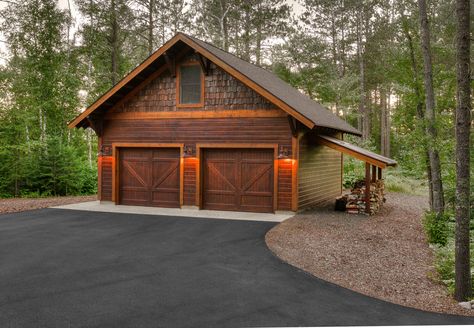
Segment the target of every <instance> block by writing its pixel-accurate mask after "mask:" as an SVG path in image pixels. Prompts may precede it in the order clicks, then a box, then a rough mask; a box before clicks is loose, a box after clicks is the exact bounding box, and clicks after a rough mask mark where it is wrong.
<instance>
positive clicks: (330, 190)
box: [298, 133, 342, 210]
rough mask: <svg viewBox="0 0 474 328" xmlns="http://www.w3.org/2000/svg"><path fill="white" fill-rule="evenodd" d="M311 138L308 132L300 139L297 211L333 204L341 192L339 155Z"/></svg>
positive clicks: (340, 159)
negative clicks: (331, 202)
mask: <svg viewBox="0 0 474 328" xmlns="http://www.w3.org/2000/svg"><path fill="white" fill-rule="evenodd" d="M335 137H337V138H340V135H338V136H335ZM313 139H314V136H313V134H312V133H307V134H305V135H304V136H303V137H302V138H301V139H300V144H299V168H298V184H299V186H298V187H299V188H298V210H304V209H306V208H310V207H314V206H318V205H322V204H324V203H327V202H330V201H334V199H335V198H336V197H338V196H340V195H341V191H342V190H341V188H342V154H341V153H340V152H338V151H336V150H333V149H331V148H329V147H326V146H322V145H319V144H317V143H315V142H314V141H313Z"/></svg>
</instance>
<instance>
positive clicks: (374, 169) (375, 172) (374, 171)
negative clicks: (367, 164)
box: [372, 165, 377, 182]
mask: <svg viewBox="0 0 474 328" xmlns="http://www.w3.org/2000/svg"><path fill="white" fill-rule="evenodd" d="M375 181H377V167H376V166H375V165H372V182H375Z"/></svg>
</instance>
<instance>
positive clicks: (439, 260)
mask: <svg viewBox="0 0 474 328" xmlns="http://www.w3.org/2000/svg"><path fill="white" fill-rule="evenodd" d="M473 237H474V236H473V234H472V232H471V241H472V240H473ZM470 249H471V257H470V259H471V268H474V256H473V255H474V243H472V242H471V245H470ZM434 251H435V257H436V259H435V267H436V271H437V272H438V275H439V279H440V280H441V282H443V283H444V284H445V285H446V287H447V288H448V291H449V292H450V293H451V294H454V277H455V260H454V259H455V253H454V251H455V242H454V236H453V235H451V236H450V237H449V238H448V240H447V242H446V245H444V246H441V245H434ZM473 286H474V283H473Z"/></svg>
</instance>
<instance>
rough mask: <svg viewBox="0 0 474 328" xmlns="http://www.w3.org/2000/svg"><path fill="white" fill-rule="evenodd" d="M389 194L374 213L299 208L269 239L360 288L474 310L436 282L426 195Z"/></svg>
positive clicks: (306, 264) (320, 273)
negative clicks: (426, 228) (425, 228)
mask: <svg viewBox="0 0 474 328" xmlns="http://www.w3.org/2000/svg"><path fill="white" fill-rule="evenodd" d="M386 197H387V203H385V204H384V206H383V208H382V209H381V211H380V212H379V213H378V214H376V215H374V216H371V217H368V216H365V215H350V214H346V213H341V212H335V211H333V210H332V208H325V209H315V210H310V211H306V212H303V213H300V214H298V215H296V216H295V217H293V218H291V219H288V220H286V221H284V222H282V223H281V224H279V225H277V226H276V227H274V228H273V229H272V230H270V231H269V232H268V233H267V235H266V242H267V245H268V247H269V248H270V249H271V250H272V251H273V252H274V253H275V254H276V255H277V256H278V257H280V258H281V259H283V260H284V261H286V262H288V263H289V264H291V265H294V266H296V267H298V268H300V269H302V270H304V271H307V272H309V273H311V274H313V275H315V276H317V277H319V278H321V279H324V280H326V281H330V282H333V283H335V284H337V285H340V286H343V287H346V288H349V289H352V290H354V291H357V292H360V293H362V294H365V295H369V296H372V297H376V298H380V299H383V300H386V301H389V302H393V303H397V304H401V305H405V306H410V307H414V308H418V309H422V310H426V311H432V312H442V313H452V314H461V315H474V313H473V312H474V311H469V310H465V309H463V308H461V307H460V306H459V305H458V304H457V302H455V301H454V299H453V298H452V297H450V296H449V295H448V292H447V289H446V288H445V286H443V285H441V284H439V283H437V282H436V270H435V268H434V266H433V263H434V255H433V252H432V251H431V249H430V248H429V246H428V243H427V242H426V239H425V234H424V231H423V227H422V223H421V218H422V214H423V212H424V209H425V208H427V206H428V204H427V199H426V198H425V197H421V196H412V195H406V194H400V193H389V194H387V196H386Z"/></svg>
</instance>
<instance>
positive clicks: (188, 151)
mask: <svg viewBox="0 0 474 328" xmlns="http://www.w3.org/2000/svg"><path fill="white" fill-rule="evenodd" d="M183 153H184V157H191V156H193V153H194V149H193V147H192V146H189V145H186V146H184V149H183Z"/></svg>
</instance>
